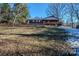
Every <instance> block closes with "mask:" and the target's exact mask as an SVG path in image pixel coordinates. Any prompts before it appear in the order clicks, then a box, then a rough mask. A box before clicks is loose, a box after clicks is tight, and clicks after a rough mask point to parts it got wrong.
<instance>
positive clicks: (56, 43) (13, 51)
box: [0, 26, 72, 56]
mask: <svg viewBox="0 0 79 59" xmlns="http://www.w3.org/2000/svg"><path fill="white" fill-rule="evenodd" d="M61 31H62V30H60V29H57V28H49V27H5V26H4V27H2V26H0V55H11V56H13V55H15V56H17V55H20V56H21V55H22V56H23V55H26V56H28V55H29V56H31V55H33V56H44V55H45V56H46V55H47V56H53V55H69V53H70V52H71V51H72V49H71V48H70V46H69V44H68V43H66V42H65V41H64V40H63V38H56V37H55V38H54V37H53V36H48V34H50V35H51V34H56V33H55V32H59V33H60V34H63V33H64V32H61ZM59 33H57V34H59ZM34 34H36V35H34ZM38 34H41V35H38ZM42 34H43V35H45V36H43V35H42Z"/></svg>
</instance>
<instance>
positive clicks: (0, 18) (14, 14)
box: [0, 3, 29, 25]
mask: <svg viewBox="0 0 79 59" xmlns="http://www.w3.org/2000/svg"><path fill="white" fill-rule="evenodd" d="M28 17H29V10H28V7H27V4H24V3H14V4H8V3H2V4H0V23H6V24H12V25H15V24H21V23H25V21H26V19H27V18H28Z"/></svg>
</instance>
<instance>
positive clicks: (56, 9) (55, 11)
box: [47, 3, 65, 19]
mask: <svg viewBox="0 0 79 59" xmlns="http://www.w3.org/2000/svg"><path fill="white" fill-rule="evenodd" d="M64 10H65V4H63V3H61V4H60V3H54V4H49V6H48V10H47V15H48V16H55V17H57V18H58V19H60V18H63V15H64Z"/></svg>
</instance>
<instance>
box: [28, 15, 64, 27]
mask: <svg viewBox="0 0 79 59" xmlns="http://www.w3.org/2000/svg"><path fill="white" fill-rule="evenodd" d="M27 24H32V25H53V26H59V25H62V22H61V21H60V20H59V19H58V18H57V17H54V16H49V17H46V18H41V19H40V18H33V19H28V20H27Z"/></svg>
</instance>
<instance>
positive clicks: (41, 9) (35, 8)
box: [27, 3, 48, 18]
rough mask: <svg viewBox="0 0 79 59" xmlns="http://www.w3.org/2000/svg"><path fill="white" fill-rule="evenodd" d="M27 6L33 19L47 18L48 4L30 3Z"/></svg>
mask: <svg viewBox="0 0 79 59" xmlns="http://www.w3.org/2000/svg"><path fill="white" fill-rule="evenodd" d="M27 6H28V8H29V12H30V15H31V18H34V17H46V16H47V13H46V10H47V8H48V4H47V3H29V4H27Z"/></svg>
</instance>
